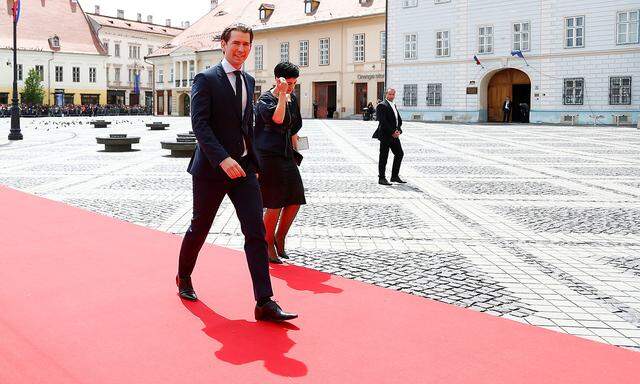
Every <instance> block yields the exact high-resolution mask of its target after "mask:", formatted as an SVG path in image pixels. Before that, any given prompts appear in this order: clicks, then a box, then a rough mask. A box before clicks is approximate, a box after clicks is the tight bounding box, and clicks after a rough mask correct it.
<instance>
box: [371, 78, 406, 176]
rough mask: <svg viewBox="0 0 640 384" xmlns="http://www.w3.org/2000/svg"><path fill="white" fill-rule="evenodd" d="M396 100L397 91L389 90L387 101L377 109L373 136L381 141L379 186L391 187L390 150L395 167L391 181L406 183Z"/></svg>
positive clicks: (399, 118) (386, 95) (400, 125)
mask: <svg viewBox="0 0 640 384" xmlns="http://www.w3.org/2000/svg"><path fill="white" fill-rule="evenodd" d="M395 98H396V90H395V89H393V88H389V89H388V90H387V93H386V94H385V100H384V101H383V102H381V103H379V104H378V106H377V107H376V118H377V120H378V129H376V131H375V133H374V134H373V138H374V139H378V140H380V158H379V159H378V184H381V185H391V183H389V181H387V177H386V172H387V159H388V158H389V149H391V152H393V167H392V168H391V181H393V182H394V183H403V184H404V183H406V182H405V181H403V180H402V179H400V165H401V164H402V157H403V156H404V152H403V151H402V145H401V144H400V135H401V134H402V117H401V116H400V113H398V108H396V104H395V103H394V102H393V100H394V99H395Z"/></svg>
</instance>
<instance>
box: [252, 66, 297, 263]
mask: <svg viewBox="0 0 640 384" xmlns="http://www.w3.org/2000/svg"><path fill="white" fill-rule="evenodd" d="M274 75H275V80H276V86H275V87H274V88H272V89H270V90H269V91H267V92H265V93H263V94H262V95H260V98H259V99H258V102H257V103H256V126H255V146H256V150H257V152H258V157H259V162H260V177H259V181H260V190H261V191H262V201H263V205H264V207H265V208H266V212H265V214H264V226H265V228H266V241H267V246H268V251H269V261H270V262H272V263H277V264H281V263H282V260H280V257H282V258H285V259H288V258H289V256H287V254H286V252H285V250H284V244H285V238H286V237H287V233H288V232H289V228H291V224H292V223H293V220H294V219H295V218H296V215H297V214H298V210H299V209H300V205H302V204H306V200H305V197H304V187H303V185H302V178H301V177H300V172H299V171H298V165H297V164H296V157H295V155H296V153H297V148H298V131H300V128H302V117H301V116H300V107H299V105H298V100H297V98H296V95H295V94H294V93H293V90H294V89H295V85H296V82H297V80H298V76H300V70H299V69H298V67H297V66H296V65H295V64H291V63H288V62H284V63H279V64H278V65H276V67H275V69H274ZM276 228H277V229H276Z"/></svg>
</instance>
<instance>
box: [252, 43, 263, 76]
mask: <svg viewBox="0 0 640 384" xmlns="http://www.w3.org/2000/svg"><path fill="white" fill-rule="evenodd" d="M253 54H254V57H255V66H256V70H257V71H261V70H263V69H264V48H263V47H262V45H256V46H255V47H254V50H253Z"/></svg>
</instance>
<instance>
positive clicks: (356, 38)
mask: <svg viewBox="0 0 640 384" xmlns="http://www.w3.org/2000/svg"><path fill="white" fill-rule="evenodd" d="M353 61H354V62H356V63H363V62H364V33H356V34H355V35H353Z"/></svg>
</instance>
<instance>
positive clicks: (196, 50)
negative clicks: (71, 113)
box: [148, 0, 386, 118]
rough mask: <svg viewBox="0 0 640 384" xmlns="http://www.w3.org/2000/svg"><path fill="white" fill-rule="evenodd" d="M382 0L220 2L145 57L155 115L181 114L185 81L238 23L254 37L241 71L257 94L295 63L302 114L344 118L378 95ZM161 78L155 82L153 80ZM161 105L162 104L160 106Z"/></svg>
mask: <svg viewBox="0 0 640 384" xmlns="http://www.w3.org/2000/svg"><path fill="white" fill-rule="evenodd" d="M385 5H386V4H385V1H384V0H320V1H317V0H272V1H270V2H269V3H268V4H267V3H263V2H262V1H255V0H249V1H237V0H234V1H225V2H224V3H222V4H220V5H218V6H217V7H215V8H214V9H213V10H212V11H211V12H210V13H209V14H207V15H206V16H204V17H203V18H201V19H200V20H199V21H198V22H196V23H195V24H194V25H192V26H191V27H190V28H188V29H187V30H185V31H184V32H182V33H181V34H180V35H178V36H177V37H176V38H175V39H173V40H172V41H171V42H170V43H169V44H167V45H166V46H164V47H162V48H161V49H159V50H157V51H155V52H154V53H153V54H152V55H150V56H149V57H148V60H149V61H151V62H153V63H154V64H155V66H156V79H158V81H159V82H157V83H156V97H157V104H156V105H158V109H157V111H156V112H157V113H158V114H161V115H162V114H173V115H186V114H187V113H188V101H189V92H190V89H189V87H190V84H191V80H192V79H193V77H194V76H195V74H196V73H197V72H199V71H202V70H204V69H206V68H208V67H210V66H212V65H215V64H217V63H218V62H219V61H220V60H221V58H222V52H221V51H220V44H219V37H220V34H221V33H222V31H223V30H224V28H225V27H226V26H227V25H229V24H231V23H233V22H241V23H244V24H247V25H250V26H252V27H253V29H254V32H255V39H254V43H253V51H252V54H251V56H250V58H249V60H247V62H246V64H245V69H246V70H247V71H248V72H250V73H252V74H253V75H254V76H255V78H256V86H257V87H256V92H261V91H266V90H267V89H269V88H270V87H271V85H272V84H273V80H274V79H273V68H274V67H275V65H276V64H277V63H278V62H280V61H290V62H292V63H295V64H297V65H299V66H300V69H301V76H300V78H299V79H298V87H297V90H296V93H297V94H298V96H299V99H300V107H301V111H302V115H303V117H305V118H310V117H313V116H314V110H315V116H317V117H319V118H324V117H334V116H335V117H340V118H343V117H349V116H352V115H354V114H359V113H361V112H362V108H363V107H364V106H366V105H367V103H368V102H373V103H374V104H375V102H376V100H377V99H382V95H383V92H384V53H385V48H384V44H385ZM160 80H162V81H160ZM163 103H164V105H163Z"/></svg>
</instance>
